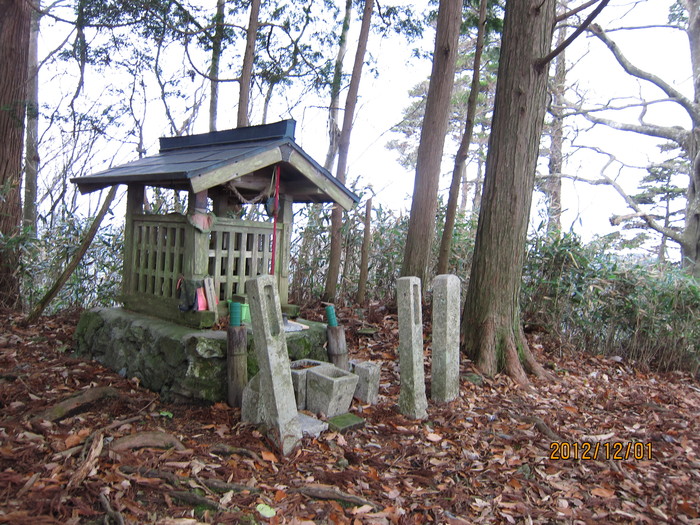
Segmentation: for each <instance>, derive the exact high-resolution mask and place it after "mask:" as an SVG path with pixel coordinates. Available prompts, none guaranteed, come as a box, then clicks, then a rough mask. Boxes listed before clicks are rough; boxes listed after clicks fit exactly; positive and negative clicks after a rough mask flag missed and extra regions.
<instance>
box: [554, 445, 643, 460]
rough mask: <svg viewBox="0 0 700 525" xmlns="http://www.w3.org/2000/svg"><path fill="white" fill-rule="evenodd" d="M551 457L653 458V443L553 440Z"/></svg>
mask: <svg viewBox="0 0 700 525" xmlns="http://www.w3.org/2000/svg"><path fill="white" fill-rule="evenodd" d="M549 459H553V460H561V459H580V460H614V461H625V460H651V459H653V449H652V444H651V443H644V442H642V441H613V442H604V443H600V442H597V443H589V442H587V441H584V442H581V443H578V442H575V441H552V442H551V443H550V444H549Z"/></svg>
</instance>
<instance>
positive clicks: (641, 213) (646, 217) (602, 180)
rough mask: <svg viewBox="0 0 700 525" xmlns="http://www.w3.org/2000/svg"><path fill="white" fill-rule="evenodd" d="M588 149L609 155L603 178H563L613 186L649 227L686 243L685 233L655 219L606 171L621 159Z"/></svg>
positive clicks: (681, 242)
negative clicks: (663, 224)
mask: <svg viewBox="0 0 700 525" xmlns="http://www.w3.org/2000/svg"><path fill="white" fill-rule="evenodd" d="M588 149H591V150H593V151H595V152H596V153H599V154H601V155H605V156H606V157H608V162H607V163H606V164H605V166H604V167H603V168H602V169H601V170H600V176H601V178H600V179H586V178H584V177H579V176H571V175H565V174H561V177H562V178H567V179H571V180H574V181H580V182H585V183H587V184H593V185H602V184H605V185H608V186H612V188H613V189H614V190H615V191H616V192H617V193H618V194H619V195H620V197H622V198H623V199H624V201H625V203H626V204H627V206H628V207H629V208H631V209H632V210H633V211H634V212H635V214H636V216H638V217H639V218H640V219H642V220H643V221H644V222H645V223H646V224H647V226H649V228H651V229H652V230H654V231H656V232H658V233H660V234H662V235H665V236H666V237H668V238H669V239H673V240H674V241H675V242H677V243H678V244H680V245H681V246H682V245H683V244H684V242H685V240H684V238H683V235H682V234H681V233H680V232H678V231H677V230H675V229H673V228H667V227H665V226H662V225H661V224H659V223H658V222H657V221H656V220H655V219H654V216H653V215H651V214H649V213H648V212H645V211H644V210H642V208H641V207H640V206H639V204H638V203H637V202H636V201H635V200H634V199H633V198H632V197H630V196H629V195H627V192H626V191H625V190H624V189H623V188H622V186H620V185H619V184H618V183H617V181H616V180H614V179H613V178H611V177H610V176H609V175H607V174H606V173H605V171H606V170H607V169H608V168H609V167H610V166H611V165H612V164H613V163H614V162H620V161H619V160H617V158H616V157H615V156H614V155H612V154H611V153H608V152H605V151H602V150H601V149H599V148H595V147H589V148H588Z"/></svg>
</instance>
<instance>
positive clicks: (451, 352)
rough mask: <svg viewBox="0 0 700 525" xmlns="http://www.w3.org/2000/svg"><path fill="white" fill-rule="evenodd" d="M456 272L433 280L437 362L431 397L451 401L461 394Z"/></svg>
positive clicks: (434, 344)
mask: <svg viewBox="0 0 700 525" xmlns="http://www.w3.org/2000/svg"><path fill="white" fill-rule="evenodd" d="M459 292H460V281H459V277H457V276H456V275H438V276H437V277H435V279H434V280H433V356H432V357H433V361H432V363H433V366H432V377H431V380H430V397H431V399H433V400H434V401H438V402H440V403H447V402H449V401H452V400H453V399H456V398H457V396H458V395H459V300H460V293H459Z"/></svg>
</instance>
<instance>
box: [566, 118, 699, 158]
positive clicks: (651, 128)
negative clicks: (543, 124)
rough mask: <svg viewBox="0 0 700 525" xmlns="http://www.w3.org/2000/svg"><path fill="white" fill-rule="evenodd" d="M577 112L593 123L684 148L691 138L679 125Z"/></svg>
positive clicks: (690, 134)
mask: <svg viewBox="0 0 700 525" xmlns="http://www.w3.org/2000/svg"><path fill="white" fill-rule="evenodd" d="M579 114H581V115H582V116H583V117H585V118H586V119H587V120H589V121H590V122H593V123H594V124H603V125H604V126H608V127H610V128H613V129H618V130H620V131H633V132H634V133H640V134H642V135H647V136H648V137H657V138H661V139H666V140H671V141H673V142H675V143H676V144H678V145H679V146H681V147H682V148H683V149H684V150H687V149H688V141H690V140H691V139H692V133H691V132H690V131H688V130H685V129H683V128H682V127H680V126H673V127H670V126H657V125H655V124H629V123H626V122H618V121H616V120H611V119H607V118H602V117H598V116H596V115H592V114H591V113H590V112H588V111H581V112H579Z"/></svg>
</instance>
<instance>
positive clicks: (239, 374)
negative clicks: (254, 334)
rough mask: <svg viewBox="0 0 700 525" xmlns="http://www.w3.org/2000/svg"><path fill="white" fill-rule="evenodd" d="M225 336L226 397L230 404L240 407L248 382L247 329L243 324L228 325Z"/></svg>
mask: <svg viewBox="0 0 700 525" xmlns="http://www.w3.org/2000/svg"><path fill="white" fill-rule="evenodd" d="M226 336H227V339H226V341H227V345H226V348H227V355H226V377H227V380H228V398H227V399H228V404H229V405H230V406H232V407H240V406H241V400H242V399H243V389H244V388H245V386H246V384H247V383H248V329H247V328H246V327H245V326H229V327H228V329H227V330H226Z"/></svg>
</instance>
